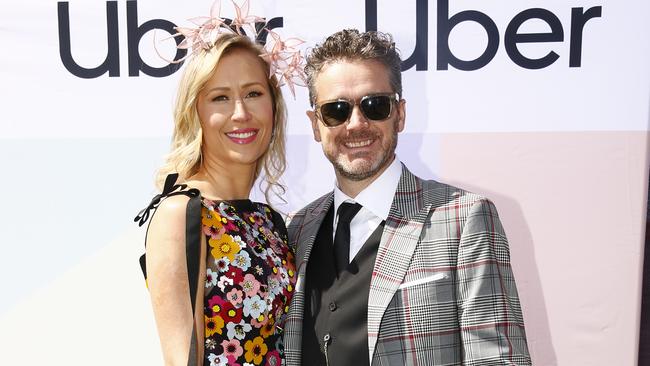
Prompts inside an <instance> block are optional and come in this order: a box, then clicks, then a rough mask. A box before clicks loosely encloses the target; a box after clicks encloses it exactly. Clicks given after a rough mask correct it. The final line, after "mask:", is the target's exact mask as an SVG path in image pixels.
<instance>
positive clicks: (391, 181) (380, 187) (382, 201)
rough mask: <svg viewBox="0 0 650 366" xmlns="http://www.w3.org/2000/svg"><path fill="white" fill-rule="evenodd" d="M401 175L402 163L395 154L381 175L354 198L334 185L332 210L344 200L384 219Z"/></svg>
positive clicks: (386, 216) (336, 208)
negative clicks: (354, 203) (357, 204)
mask: <svg viewBox="0 0 650 366" xmlns="http://www.w3.org/2000/svg"><path fill="white" fill-rule="evenodd" d="M401 175H402V163H401V162H400V161H399V159H398V158H397V156H395V159H393V162H392V163H391V164H390V165H389V166H388V168H386V170H384V172H383V173H381V175H380V176H379V177H378V178H377V179H375V181H374V182H372V183H370V185H369V186H368V187H366V188H365V189H364V190H363V191H361V192H359V194H358V195H357V197H356V198H350V197H349V196H348V195H347V194H345V193H343V192H342V191H341V190H340V189H339V187H338V185H335V186H334V212H335V213H336V212H337V211H338V209H339V206H340V205H341V204H342V203H343V202H345V201H351V202H357V203H359V204H360V205H361V206H363V207H364V208H365V209H367V210H369V211H370V212H372V213H373V214H374V215H375V216H377V217H379V218H381V219H382V220H386V219H387V218H388V213H389V212H390V206H391V205H392V204H393V197H394V196H395V191H397V185H398V183H399V179H400V176H401Z"/></svg>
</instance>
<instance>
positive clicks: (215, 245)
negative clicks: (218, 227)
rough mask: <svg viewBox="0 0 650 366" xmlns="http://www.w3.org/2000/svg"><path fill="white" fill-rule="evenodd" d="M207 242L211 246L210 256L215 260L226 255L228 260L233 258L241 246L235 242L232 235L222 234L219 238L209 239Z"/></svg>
mask: <svg viewBox="0 0 650 366" xmlns="http://www.w3.org/2000/svg"><path fill="white" fill-rule="evenodd" d="M208 243H209V244H210V246H211V247H212V252H211V253H212V256H214V257H215V258H216V259H217V260H219V259H221V258H223V257H228V259H230V262H232V261H233V260H234V259H235V254H237V253H239V251H240V250H241V247H240V246H239V244H237V243H235V241H234V240H233V238H232V236H230V235H228V234H223V235H221V237H220V238H219V239H210V240H208Z"/></svg>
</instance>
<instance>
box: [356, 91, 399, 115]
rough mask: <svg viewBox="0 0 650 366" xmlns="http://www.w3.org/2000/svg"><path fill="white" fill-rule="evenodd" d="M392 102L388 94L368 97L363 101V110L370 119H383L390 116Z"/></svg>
mask: <svg viewBox="0 0 650 366" xmlns="http://www.w3.org/2000/svg"><path fill="white" fill-rule="evenodd" d="M391 103H392V100H391V98H390V96H388V95H375V96H370V97H366V98H364V99H363V100H362V101H361V111H362V112H363V114H364V115H365V116H366V118H368V119H369V120H373V121H382V120H385V119H386V118H388V116H390V109H391Z"/></svg>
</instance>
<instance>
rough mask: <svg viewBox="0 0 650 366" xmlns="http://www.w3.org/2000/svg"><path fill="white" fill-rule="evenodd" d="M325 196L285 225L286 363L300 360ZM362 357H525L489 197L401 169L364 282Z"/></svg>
mask: <svg viewBox="0 0 650 366" xmlns="http://www.w3.org/2000/svg"><path fill="white" fill-rule="evenodd" d="M333 197H334V195H333V192H330V193H328V194H326V195H324V196H322V197H320V198H319V199H317V200H315V201H314V202H312V203H311V204H309V205H308V206H306V207H305V208H304V209H302V210H301V211H299V212H298V213H296V214H295V215H294V216H293V217H292V218H291V219H290V221H289V224H288V230H289V243H290V245H292V246H293V247H294V249H295V253H296V265H297V268H298V280H297V283H296V290H295V291H296V292H295V294H294V297H293V300H292V303H291V308H290V310H289V316H288V320H287V323H286V325H285V329H284V332H285V333H284V336H285V354H286V357H287V364H288V365H300V354H301V346H302V345H301V337H302V315H303V311H304V300H305V294H304V292H303V291H304V287H305V286H304V284H305V281H308V280H309V279H308V278H306V277H305V276H306V269H307V263H308V261H309V260H310V257H309V254H310V252H311V248H312V245H313V243H314V239H315V237H316V233H317V232H318V229H319V227H320V225H321V222H322V221H323V218H324V216H325V213H326V212H327V211H328V209H329V208H330V206H331V205H332V204H333V199H334V198H333ZM312 259H313V260H317V259H318V258H312ZM368 357H369V359H370V361H371V364H372V365H375V366H379V365H481V366H485V365H530V364H531V361H530V356H529V354H528V347H527V344H526V335H525V331H524V322H523V317H522V313H521V307H520V304H519V298H518V295H517V289H516V286H515V279H514V277H513V274H512V270H511V268H510V255H509V250H508V242H507V239H506V236H505V233H504V231H503V228H502V226H501V223H500V221H499V218H498V215H497V211H496V209H495V207H494V205H493V204H492V203H491V202H490V201H489V200H487V199H485V198H483V197H480V196H478V195H476V194H473V193H469V192H466V191H463V190H461V189H458V188H455V187H452V186H449V185H446V184H442V183H438V182H436V181H432V180H422V179H420V178H418V177H416V176H414V175H413V174H412V173H411V172H410V171H409V170H408V169H407V168H406V167H405V166H402V175H401V177H400V181H399V184H398V186H397V191H396V193H395V197H394V198H393V203H392V206H391V209H390V213H389V215H388V219H387V220H386V224H385V227H384V231H383V234H382V238H381V242H380V245H379V249H378V252H377V258H376V260H375V266H374V270H373V274H372V279H371V284H370V294H369V298H368ZM333 366H336V365H333Z"/></svg>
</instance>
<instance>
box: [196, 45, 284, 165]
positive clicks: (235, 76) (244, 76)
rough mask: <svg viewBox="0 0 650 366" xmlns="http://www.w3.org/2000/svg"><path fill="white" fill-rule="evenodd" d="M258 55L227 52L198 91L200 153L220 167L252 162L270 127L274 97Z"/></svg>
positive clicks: (268, 138)
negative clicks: (201, 134)
mask: <svg viewBox="0 0 650 366" xmlns="http://www.w3.org/2000/svg"><path fill="white" fill-rule="evenodd" d="M261 62H263V61H261V59H260V57H259V56H257V55H255V54H253V53H252V52H250V51H247V50H244V49H233V50H230V51H229V52H228V53H227V54H226V55H224V56H223V57H221V60H220V61H219V64H218V65H217V68H216V70H215V72H214V74H213V75H212V77H211V78H210V80H208V82H207V83H206V84H205V86H204V87H203V89H202V90H201V92H200V93H199V95H198V101H197V106H196V108H197V112H198V115H199V119H200V121H201V127H202V128H203V142H204V145H203V154H204V158H207V159H209V162H214V163H217V164H218V165H220V166H222V167H228V168H231V167H234V165H251V166H254V165H255V163H256V162H257V160H258V159H259V158H260V157H261V156H262V155H263V154H264V152H266V149H267V148H268V147H269V143H270V141H271V135H272V131H273V99H272V97H271V91H270V89H269V79H268V75H267V73H266V71H265V70H264V68H263V67H262V65H263V64H262V63H261Z"/></svg>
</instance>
